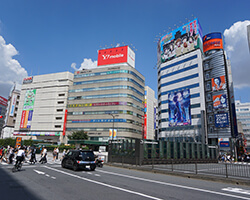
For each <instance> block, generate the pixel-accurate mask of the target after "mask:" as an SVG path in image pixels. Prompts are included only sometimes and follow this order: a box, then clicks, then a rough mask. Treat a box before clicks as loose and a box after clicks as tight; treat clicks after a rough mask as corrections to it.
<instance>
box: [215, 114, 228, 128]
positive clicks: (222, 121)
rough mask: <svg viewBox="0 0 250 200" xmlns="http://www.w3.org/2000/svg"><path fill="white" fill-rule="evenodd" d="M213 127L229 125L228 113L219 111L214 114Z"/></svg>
mask: <svg viewBox="0 0 250 200" xmlns="http://www.w3.org/2000/svg"><path fill="white" fill-rule="evenodd" d="M214 121H215V127H216V128H225V127H228V126H229V120H228V113H220V114H215V115H214Z"/></svg>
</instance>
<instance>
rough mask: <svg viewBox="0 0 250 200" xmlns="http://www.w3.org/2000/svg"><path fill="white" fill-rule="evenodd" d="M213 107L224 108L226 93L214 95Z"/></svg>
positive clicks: (225, 105)
mask: <svg viewBox="0 0 250 200" xmlns="http://www.w3.org/2000/svg"><path fill="white" fill-rule="evenodd" d="M213 107H214V109H219V108H226V107H227V95H226V94H219V95H214V96H213Z"/></svg>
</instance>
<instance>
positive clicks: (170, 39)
mask: <svg viewBox="0 0 250 200" xmlns="http://www.w3.org/2000/svg"><path fill="white" fill-rule="evenodd" d="M160 46H161V62H162V63H164V62H167V61H168V60H171V59H173V58H175V57H178V56H181V55H183V54H185V53H187V52H190V51H192V50H195V49H201V50H202V49H203V44H202V30H201V27H200V24H199V21H198V19H195V20H193V21H191V22H189V23H187V24H185V25H183V26H181V27H179V28H177V29H175V30H174V31H172V32H170V33H168V34H166V35H164V36H163V37H162V38H161V40H160Z"/></svg>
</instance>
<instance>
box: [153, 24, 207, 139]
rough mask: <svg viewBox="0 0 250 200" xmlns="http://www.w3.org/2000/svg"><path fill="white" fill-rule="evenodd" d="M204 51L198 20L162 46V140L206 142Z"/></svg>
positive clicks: (167, 37) (168, 36) (163, 40)
mask: <svg viewBox="0 0 250 200" xmlns="http://www.w3.org/2000/svg"><path fill="white" fill-rule="evenodd" d="M202 47H203V46H202V32H201V27H200V24H199V22H198V20H197V19H195V20H193V21H191V22H189V23H188V24H185V25H183V26H181V27H179V28H178V29H176V30H174V31H172V32H170V33H168V34H166V35H164V36H163V37H162V38H161V39H160V41H159V43H158V63H159V65H158V110H159V128H158V129H159V130H158V131H159V133H158V136H159V139H160V140H172V141H194V142H204V141H205V124H204V112H205V97H204V84H203V79H204V78H203V64H202V60H203V53H202ZM159 59H160V61H159Z"/></svg>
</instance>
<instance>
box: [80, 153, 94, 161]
mask: <svg viewBox="0 0 250 200" xmlns="http://www.w3.org/2000/svg"><path fill="white" fill-rule="evenodd" d="M80 157H82V160H86V161H93V160H95V156H94V154H93V152H91V151H83V152H81V153H80Z"/></svg>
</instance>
